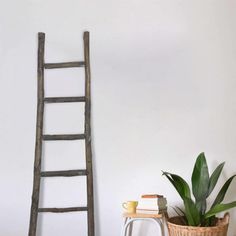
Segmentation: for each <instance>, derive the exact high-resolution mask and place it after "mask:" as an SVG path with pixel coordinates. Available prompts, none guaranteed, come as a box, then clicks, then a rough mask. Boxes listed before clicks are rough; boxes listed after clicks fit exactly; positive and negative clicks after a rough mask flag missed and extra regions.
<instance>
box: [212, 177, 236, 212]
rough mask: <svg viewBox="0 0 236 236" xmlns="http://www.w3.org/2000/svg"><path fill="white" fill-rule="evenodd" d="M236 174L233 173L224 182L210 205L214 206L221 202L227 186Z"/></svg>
mask: <svg viewBox="0 0 236 236" xmlns="http://www.w3.org/2000/svg"><path fill="white" fill-rule="evenodd" d="M235 176H236V175H233V176H231V177H230V178H229V179H228V180H227V181H226V182H225V184H224V185H223V187H222V188H221V190H220V191H219V193H218V195H217V196H216V199H215V201H214V202H213V204H212V206H211V208H212V207H214V206H215V205H217V204H219V203H221V202H222V201H223V200H224V197H225V194H226V192H227V190H228V188H229V185H230V184H231V182H232V180H233V178H234V177H235Z"/></svg>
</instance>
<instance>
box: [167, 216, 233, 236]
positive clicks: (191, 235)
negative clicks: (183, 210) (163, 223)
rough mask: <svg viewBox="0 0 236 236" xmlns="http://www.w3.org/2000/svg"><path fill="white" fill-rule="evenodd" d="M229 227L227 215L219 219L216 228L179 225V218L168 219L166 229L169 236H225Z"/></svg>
mask: <svg viewBox="0 0 236 236" xmlns="http://www.w3.org/2000/svg"><path fill="white" fill-rule="evenodd" d="M228 225H229V214H228V213H226V214H225V216H224V218H219V219H218V223H217V226H213V227H194V226H187V225H181V220H180V217H178V216H177V217H171V218H169V219H168V222H167V227H168V232H169V236H227V230H228Z"/></svg>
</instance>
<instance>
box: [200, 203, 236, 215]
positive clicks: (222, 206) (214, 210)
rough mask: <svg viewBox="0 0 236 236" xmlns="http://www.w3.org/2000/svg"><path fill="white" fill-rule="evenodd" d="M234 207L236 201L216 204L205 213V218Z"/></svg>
mask: <svg viewBox="0 0 236 236" xmlns="http://www.w3.org/2000/svg"><path fill="white" fill-rule="evenodd" d="M233 207H236V201H234V202H230V203H226V204H216V205H215V206H214V207H212V208H211V209H210V210H209V211H208V212H207V213H206V214H205V218H206V219H207V218H209V217H211V216H214V215H215V214H217V213H220V212H222V211H226V210H229V209H231V208H233Z"/></svg>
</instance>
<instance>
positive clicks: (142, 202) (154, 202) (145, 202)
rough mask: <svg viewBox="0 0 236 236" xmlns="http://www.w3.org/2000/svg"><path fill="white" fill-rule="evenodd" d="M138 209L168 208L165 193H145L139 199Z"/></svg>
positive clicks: (154, 209)
mask: <svg viewBox="0 0 236 236" xmlns="http://www.w3.org/2000/svg"><path fill="white" fill-rule="evenodd" d="M137 209H138V210H144V211H163V210H166V209H167V200H166V198H165V197H163V195H159V194H145V195H142V196H141V198H140V199H139V201H138V206H137Z"/></svg>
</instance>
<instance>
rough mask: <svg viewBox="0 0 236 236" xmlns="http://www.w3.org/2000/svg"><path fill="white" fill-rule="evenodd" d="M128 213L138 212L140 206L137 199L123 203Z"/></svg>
mask: <svg viewBox="0 0 236 236" xmlns="http://www.w3.org/2000/svg"><path fill="white" fill-rule="evenodd" d="M122 206H123V208H125V210H126V212H127V213H136V208H137V206H138V202H137V201H127V202H124V203H123V204H122Z"/></svg>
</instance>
